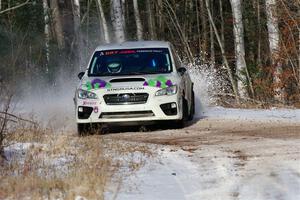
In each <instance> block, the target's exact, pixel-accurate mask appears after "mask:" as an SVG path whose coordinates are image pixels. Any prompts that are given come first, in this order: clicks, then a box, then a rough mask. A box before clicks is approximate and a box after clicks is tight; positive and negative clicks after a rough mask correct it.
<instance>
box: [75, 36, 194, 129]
mask: <svg viewBox="0 0 300 200" xmlns="http://www.w3.org/2000/svg"><path fill="white" fill-rule="evenodd" d="M78 77H79V79H80V83H79V85H78V87H77V89H76V94H75V98H74V102H75V109H76V121H77V126H78V133H79V134H80V135H82V134H83V133H86V132H87V131H88V130H89V128H90V127H91V125H94V124H97V125H99V124H101V125H103V124H107V125H147V124H152V123H155V122H165V123H169V122H170V121H171V122H172V123H170V125H177V126H178V127H180V126H181V127H182V126H184V124H185V122H186V121H188V120H192V118H193V115H194V112H195V103H194V92H193V83H192V81H191V79H190V76H189V74H188V71H187V69H186V68H185V67H184V65H183V64H182V63H181V61H180V59H179V57H178V55H177V54H176V52H175V50H174V48H173V46H172V45H171V44H170V43H168V42H160V41H138V42H124V43H121V44H107V45H103V46H100V47H98V48H97V49H96V50H95V52H94V54H93V55H92V57H91V59H90V62H89V65H88V68H87V69H86V71H85V72H81V73H79V74H78Z"/></svg>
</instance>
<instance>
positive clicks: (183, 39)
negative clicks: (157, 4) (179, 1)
mask: <svg viewBox="0 0 300 200" xmlns="http://www.w3.org/2000/svg"><path fill="white" fill-rule="evenodd" d="M163 3H164V4H165V6H166V10H167V13H168V15H169V18H170V20H171V22H172V24H173V25H174V27H175V29H176V31H177V33H178V35H179V38H180V40H181V42H182V44H183V45H184V47H185V48H184V49H185V53H186V56H187V59H188V61H189V62H190V63H192V62H193V54H192V51H191V48H190V45H189V43H188V39H187V37H186V35H185V34H184V32H183V30H182V27H181V26H180V24H179V20H178V18H177V15H176V13H175V11H174V9H173V7H172V6H171V4H170V3H169V1H168V0H165V1H164V2H163Z"/></svg>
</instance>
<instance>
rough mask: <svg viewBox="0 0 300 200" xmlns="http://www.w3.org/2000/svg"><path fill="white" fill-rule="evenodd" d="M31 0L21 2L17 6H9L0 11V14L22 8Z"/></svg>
mask: <svg viewBox="0 0 300 200" xmlns="http://www.w3.org/2000/svg"><path fill="white" fill-rule="evenodd" d="M29 1H30V0H26V1H25V2H24V3H21V4H19V5H16V6H13V7H10V8H7V9H5V10H2V11H0V15H1V14H4V13H6V12H9V11H12V10H15V9H18V8H21V7H23V6H25V5H27V4H28V3H29Z"/></svg>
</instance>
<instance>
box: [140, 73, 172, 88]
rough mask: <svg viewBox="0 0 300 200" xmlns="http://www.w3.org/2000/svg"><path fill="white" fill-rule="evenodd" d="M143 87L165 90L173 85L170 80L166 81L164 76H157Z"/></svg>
mask: <svg viewBox="0 0 300 200" xmlns="http://www.w3.org/2000/svg"><path fill="white" fill-rule="evenodd" d="M143 85H144V86H150V87H158V88H167V87H170V86H172V85H173V83H172V81H171V80H170V79H167V78H166V77H165V76H158V77H157V78H156V79H150V80H148V81H145V82H144V84H143Z"/></svg>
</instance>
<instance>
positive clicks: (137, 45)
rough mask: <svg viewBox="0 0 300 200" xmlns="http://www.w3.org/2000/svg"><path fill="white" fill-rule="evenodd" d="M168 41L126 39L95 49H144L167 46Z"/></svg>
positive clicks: (168, 44)
mask: <svg viewBox="0 0 300 200" xmlns="http://www.w3.org/2000/svg"><path fill="white" fill-rule="evenodd" d="M169 47H170V43H169V42H165V41H126V42H123V43H109V44H104V45H100V46H98V47H97V48H96V51H105V50H114V49H145V48H169Z"/></svg>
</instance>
